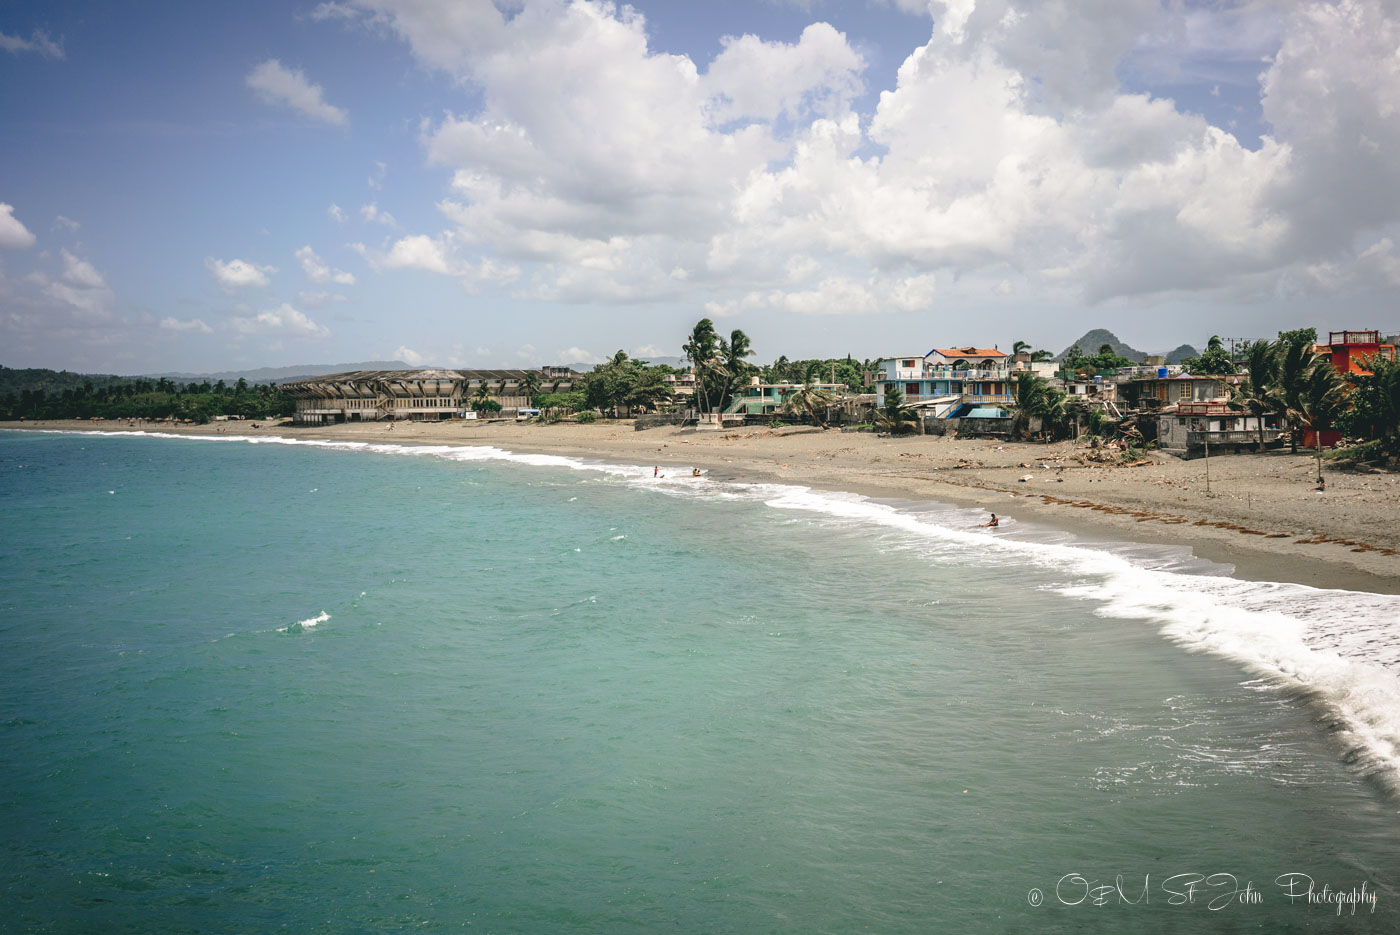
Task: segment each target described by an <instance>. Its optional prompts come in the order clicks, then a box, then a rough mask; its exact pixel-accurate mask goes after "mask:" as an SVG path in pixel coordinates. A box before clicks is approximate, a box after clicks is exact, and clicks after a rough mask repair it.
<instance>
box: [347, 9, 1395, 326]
mask: <svg viewBox="0 0 1400 935" xmlns="http://www.w3.org/2000/svg"><path fill="white" fill-rule="evenodd" d="M895 2H896V3H898V5H899V6H900V7H901V8H904V9H907V10H909V11H911V12H917V13H919V14H921V15H924V16H931V18H932V19H931V21H928V20H925V21H924V22H923V24H921V27H920V28H921V29H922V30H923V32H922V36H926V37H927V41H926V42H925V43H924V44H923V45H921V46H919V47H918V48H916V49H914V51H913V52H912V53H911V54H910V55H909V56H908V58H907V59H906V60H905V61H904V63H903V64H902V65H901V67H900V68H899V71H898V74H897V76H896V79H895V82H894V85H893V87H890V88H887V89H885V90H884V91H883V92H882V93H881V94H880V96H879V100H878V104H877V105H876V106H875V109H874V111H873V112H872V113H869V114H860V115H858V114H855V113H852V112H851V111H850V107H851V102H852V101H853V100H855V99H856V97H855V96H856V95H857V94H858V93H859V91H860V88H861V83H862V81H863V80H865V79H866V77H867V76H866V63H865V61H864V59H863V57H862V55H861V54H860V52H859V51H858V49H856V48H853V47H852V45H851V43H849V42H848V41H847V40H846V38H845V37H844V36H842V35H841V34H840V33H838V32H837V31H836V30H834V29H832V28H831V27H829V26H825V25H822V24H816V25H813V26H811V27H808V28H807V29H806V30H804V31H803V33H802V35H801V37H800V38H799V39H798V40H797V41H796V42H794V43H780V42H766V41H763V40H761V39H759V38H756V37H753V36H743V37H739V38H729V39H725V40H723V43H722V44H723V48H722V49H721V51H720V53H719V54H718V55H717V56H716V57H715V58H714V59H713V60H712V61H710V62H709V63H708V64H707V63H704V62H701V63H699V64H698V65H697V63H696V62H695V61H694V60H692V59H691V58H689V57H687V56H682V55H669V54H662V53H658V52H656V51H654V50H652V49H651V48H650V47H649V45H648V39H647V34H646V25H645V23H644V21H643V19H642V17H641V15H640V14H638V13H636V12H635V11H633V10H632V9H630V8H627V7H624V6H621V5H613V4H604V3H593V2H584V0H580V2H574V3H567V4H565V3H559V2H552V0H518V2H512V3H509V4H505V3H503V4H502V5H501V6H500V7H498V6H495V5H492V4H491V3H487V2H484V0H479V2H474V3H461V2H447V0H416V2H414V3H411V4H408V3H398V2H393V0H351V2H342V3H340V4H339V5H336V6H335V7H334V10H333V11H332V10H331V9H330V8H328V9H327V11H326V12H325V13H324V15H325V16H327V17H331V16H335V17H340V16H342V15H344V14H346V13H348V12H349V11H350V8H351V7H352V6H353V7H354V8H355V9H357V10H359V11H360V12H361V14H363V17H362V18H363V19H364V20H365V21H366V22H372V23H374V24H376V25H378V26H381V27H384V28H386V29H388V30H391V31H393V32H394V33H395V34H397V35H398V36H399V37H401V38H402V39H403V40H404V41H405V42H407V43H408V45H409V47H410V48H411V49H412V51H413V53H414V54H415V55H416V56H417V58H418V59H419V61H420V62H421V63H422V64H423V65H425V66H427V67H430V68H437V69H442V70H444V71H446V72H448V73H449V74H450V75H451V76H452V77H453V78H455V79H457V80H458V81H459V82H461V83H462V84H463V85H464V86H469V87H471V88H472V98H471V99H472V101H473V103H472V104H471V105H470V106H469V107H468V108H466V109H464V110H462V111H460V112H457V113H451V114H448V115H447V116H445V117H443V118H442V119H440V120H438V121H436V122H430V123H429V124H427V125H426V126H425V129H424V131H423V144H424V147H425V149H426V152H427V157H428V160H429V162H430V163H431V164H435V165H441V166H444V167H446V168H447V169H449V170H451V173H452V175H451V189H450V195H449V196H448V197H447V198H445V199H444V200H442V201H441V202H440V203H439V205H438V207H439V209H440V211H441V212H442V214H443V216H444V217H445V218H446V219H447V221H448V223H449V224H450V225H451V226H452V229H451V230H449V231H446V232H443V233H441V234H438V235H436V236H429V235H423V234H420V235H414V236H411V237H404V238H400V239H399V240H398V241H397V242H395V243H393V244H392V245H386V246H384V247H382V248H380V249H379V250H376V251H369V250H366V249H365V248H361V249H362V251H364V252H365V255H366V258H367V259H369V260H370V261H371V263H373V264H374V265H375V268H376V269H410V268H414V269H425V270H431V271H434V272H438V273H439V274H444V275H453V276H460V277H462V278H463V279H464V281H467V282H468V283H471V284H472V287H476V286H477V285H486V284H497V283H502V282H509V281H513V280H514V279H519V280H521V282H520V284H519V285H517V286H516V288H515V290H514V294H515V295H517V296H520V297H527V298H534V299H538V300H541V301H556V302H594V303H608V304H614V303H621V302H645V301H666V300H677V299H684V300H687V301H692V302H695V303H697V304H699V303H701V302H707V303H708V304H706V305H705V307H706V308H707V310H711V311H712V314H737V313H739V312H743V311H748V312H755V313H758V312H769V313H771V312H772V311H775V310H776V311H786V312H789V313H793V314H857V313H866V312H871V311H880V310H901V309H902V310H916V309H921V308H927V307H929V306H930V304H931V303H932V302H933V301H934V296H935V291H934V284H935V277H936V282H937V284H938V291H939V293H941V294H943V295H945V296H948V297H957V296H959V295H974V296H979V297H986V296H988V295H999V294H1005V289H1003V288H1001V284H1003V283H1015V284H1016V289H1017V291H1018V292H1024V293H1026V294H1031V293H1033V292H1040V293H1053V294H1055V295H1056V296H1057V297H1058V298H1060V299H1064V300H1066V301H1079V302H1084V301H1088V302H1098V301H1109V300H1114V299H1120V298H1134V299H1142V298H1144V297H1145V298H1149V299H1151V298H1163V297H1182V296H1198V297H1205V298H1212V299H1213V298H1220V297H1235V298H1239V297H1257V296H1259V295H1261V294H1262V295H1268V294H1271V293H1272V292H1274V291H1276V290H1277V289H1280V288H1283V287H1284V285H1286V284H1287V283H1289V282H1301V281H1307V282H1309V283H1311V286H1310V288H1323V286H1322V285H1321V284H1322V283H1324V282H1325V283H1326V284H1327V286H1326V288H1335V289H1340V288H1346V287H1347V285H1346V284H1347V283H1349V282H1354V281H1361V280H1359V279H1357V277H1361V278H1362V279H1365V280H1366V281H1369V282H1373V283H1383V282H1387V281H1388V280H1387V278H1386V277H1387V275H1388V273H1387V271H1388V270H1389V269H1390V266H1389V265H1388V262H1387V257H1389V256H1390V255H1391V253H1390V251H1389V250H1388V249H1382V248H1381V247H1379V246H1376V247H1375V250H1374V252H1372V253H1369V254H1367V255H1366V257H1365V258H1364V259H1363V257H1362V254H1363V253H1364V252H1365V251H1366V250H1367V249H1368V246H1367V245H1376V244H1378V243H1379V240H1378V238H1380V237H1382V236H1389V235H1390V227H1391V226H1393V225H1396V224H1400V159H1397V158H1395V155H1396V153H1397V151H1400V120H1397V119H1396V117H1397V104H1396V102H1397V101H1400V58H1397V56H1396V54H1395V49H1396V48H1400V26H1397V22H1396V16H1397V14H1396V10H1395V7H1394V4H1393V3H1392V2H1390V0H1338V2H1322V0H1298V2H1294V3H1282V2H1278V0H1238V2H1232V3H1230V4H1208V5H1207V4H1179V3H1161V2H1160V0H1084V2H1076V3H1070V2H1065V0H1047V2H1045V3H1037V4H1026V3H1016V2H1014V0H976V2H973V0H895ZM1266 56H1267V58H1265V57H1266ZM1221 63H1224V64H1227V65H1231V66H1236V70H1237V71H1238V72H1239V73H1240V74H1246V75H1253V74H1259V73H1260V72H1261V71H1262V75H1260V78H1259V94H1260V98H1259V102H1260V105H1261V107H1262V115H1263V120H1264V124H1265V127H1264V129H1265V131H1266V132H1265V134H1264V136H1263V138H1262V140H1259V141H1258V142H1256V141H1255V140H1254V139H1253V138H1248V139H1243V140H1242V139H1241V138H1238V137H1236V136H1235V135H1234V134H1233V133H1231V132H1229V131H1228V130H1227V129H1226V128H1222V127H1220V126H1215V125H1212V123H1211V121H1210V120H1208V119H1207V118H1206V117H1205V116H1202V115H1200V114H1196V113H1192V112H1190V110H1189V109H1187V108H1186V107H1184V106H1182V105H1179V104H1178V103H1177V102H1175V101H1173V100H1170V99H1166V98H1163V97H1160V96H1152V95H1149V94H1143V93H1133V92H1130V91H1128V90H1125V87H1124V79H1123V78H1122V77H1121V76H1122V75H1124V74H1127V75H1129V76H1131V77H1140V76H1142V75H1144V74H1148V75H1157V76H1172V75H1175V76H1178V77H1179V78H1181V80H1183V81H1186V80H1190V81H1194V82H1195V85H1194V87H1195V88H1196V92H1197V93H1198V95H1199V99H1203V100H1207V101H1213V100H1216V99H1215V98H1211V97H1210V91H1211V89H1212V88H1214V87H1216V86H1220V87H1222V94H1221V96H1220V99H1221V100H1230V101H1231V102H1233V101H1235V100H1240V99H1243V94H1244V91H1245V89H1246V88H1247V84H1246V83H1243V82H1247V81H1248V80H1250V79H1241V78H1239V77H1238V76H1237V75H1236V76H1231V75H1230V74H1225V75H1218V74H1216V75H1212V74H1210V67H1209V66H1211V65H1212V64H1213V65H1216V66H1220V65H1221ZM1248 63H1261V64H1248ZM1134 84H1135V86H1139V87H1141V86H1152V85H1151V83H1150V82H1146V83H1145V82H1143V81H1141V80H1138V81H1135V82H1134ZM1226 86H1228V87H1229V89H1230V93H1229V94H1225V93H1224V91H1223V89H1224V88H1225V87H1226ZM478 102H479V103H478ZM1213 106H1217V105H1213ZM379 213H380V212H378V211H377V207H376V208H375V214H376V215H377V214H379ZM366 216H367V219H373V218H369V215H368V214H366ZM491 263H494V264H496V265H495V266H494V267H492V266H489V265H488V264H491ZM499 270H509V271H513V272H512V274H511V275H510V276H508V275H506V274H505V273H502V272H498V271H499ZM676 270H681V271H684V275H683V276H676V275H674V271H676ZM472 271H475V272H474V273H473V272H472ZM1329 271H1330V272H1329ZM1368 271H1369V272H1368ZM1363 273H1365V276H1362V274H1363ZM1324 274H1325V275H1324ZM1392 288H1393V287H1392Z"/></svg>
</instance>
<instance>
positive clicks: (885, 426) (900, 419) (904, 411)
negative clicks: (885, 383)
mask: <svg viewBox="0 0 1400 935" xmlns="http://www.w3.org/2000/svg"><path fill="white" fill-rule="evenodd" d="M919 426H920V420H919V416H918V415H917V414H916V413H915V412H914V410H912V409H910V408H908V407H907V406H905V405H904V394H903V393H901V392H900V391H899V390H898V389H896V388H895V387H893V386H891V387H889V388H887V389H886V390H885V404H884V405H883V406H881V407H880V408H878V409H876V410H875V428H876V429H877V430H878V431H880V432H883V433H884V434H886V435H900V434H903V433H904V432H912V431H914V430H915V429H917V428H919Z"/></svg>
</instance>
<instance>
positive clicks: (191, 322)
mask: <svg viewBox="0 0 1400 935" xmlns="http://www.w3.org/2000/svg"><path fill="white" fill-rule="evenodd" d="M158 327H160V328H162V329H164V330H166V331H193V332H198V333H199V334H213V333H214V329H213V328H210V327H209V326H208V325H206V324H205V323H204V322H203V321H202V320H201V319H198V318H190V319H187V320H184V321H181V320H180V319H178V318H162V319H161V320H160V324H159V325H158Z"/></svg>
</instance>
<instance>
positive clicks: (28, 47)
mask: <svg viewBox="0 0 1400 935" xmlns="http://www.w3.org/2000/svg"><path fill="white" fill-rule="evenodd" d="M0 49H4V50H5V51H6V52H14V53H15V54H19V53H20V52H37V53H39V54H40V55H42V56H43V57H44V58H56V59H61V58H66V56H65V55H64V52H63V43H61V42H55V41H54V40H52V39H50V38H49V35H48V33H46V32H44V31H43V30H42V29H36V30H34V32H33V33H31V34H30V36H29V38H28V39H25V38H22V37H20V36H11V35H7V34H6V33H3V32H0Z"/></svg>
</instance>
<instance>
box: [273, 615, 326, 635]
mask: <svg viewBox="0 0 1400 935" xmlns="http://www.w3.org/2000/svg"><path fill="white" fill-rule="evenodd" d="M329 619H331V615H330V614H328V613H326V612H325V611H324V610H323V611H321V612H320V613H319V614H317V615H316V616H314V617H307V618H306V619H305V620H298V621H297V622H296V623H291V624H288V625H287V626H285V627H278V628H277V632H278V633H286V632H288V631H290V630H292V629H293V628H295V629H297V630H310V629H311V628H312V627H314V626H316V625H317V624H321V623H325V622H326V621H327V620H329Z"/></svg>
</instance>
